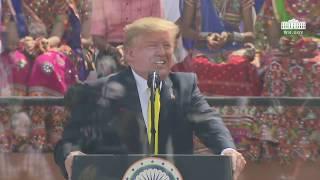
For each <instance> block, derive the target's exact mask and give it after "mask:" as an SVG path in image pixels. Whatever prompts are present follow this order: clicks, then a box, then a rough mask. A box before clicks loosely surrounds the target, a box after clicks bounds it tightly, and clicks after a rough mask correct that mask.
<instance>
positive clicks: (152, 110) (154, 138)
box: [149, 89, 156, 154]
mask: <svg viewBox="0 0 320 180" xmlns="http://www.w3.org/2000/svg"><path fill="white" fill-rule="evenodd" d="M155 91H156V89H153V90H151V95H150V103H151V105H150V106H151V129H150V130H149V131H151V142H150V146H151V147H150V149H151V152H152V154H155V146H156V144H155V140H156V129H155V112H154V101H155Z"/></svg>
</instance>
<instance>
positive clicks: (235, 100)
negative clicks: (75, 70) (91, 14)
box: [0, 96, 320, 107]
mask: <svg viewBox="0 0 320 180" xmlns="http://www.w3.org/2000/svg"><path fill="white" fill-rule="evenodd" d="M206 99H207V101H208V103H209V104H210V105H211V106H275V105H281V106H308V107H309V106H320V97H247V96H232V97H230V96H221V97H212V96H210V97H206ZM0 105H58V106H63V105H64V99H63V97H40V96H39V97H38V96H36V97H30V96H10V97H0Z"/></svg>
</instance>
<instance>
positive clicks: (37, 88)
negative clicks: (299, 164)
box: [0, 0, 320, 152]
mask: <svg viewBox="0 0 320 180" xmlns="http://www.w3.org/2000/svg"><path fill="white" fill-rule="evenodd" d="M1 8H2V11H1V60H0V96H63V95H65V93H66V92H67V90H68V88H69V87H71V86H72V85H75V84H83V83H90V82H92V81H94V80H95V79H98V78H102V77H105V76H108V75H110V74H112V73H115V72H118V71H120V70H122V69H126V68H127V67H128V64H130V62H127V60H128V57H127V56H129V55H130V54H127V53H125V52H126V49H125V47H124V44H125V43H126V42H124V41H125V39H126V38H128V37H125V34H124V28H125V26H126V25H128V24H130V23H132V22H134V21H135V20H137V19H140V18H143V17H159V18H163V19H167V20H169V21H172V22H174V23H175V24H177V25H178V26H179V28H180V31H179V33H178V34H177V37H176V50H175V53H174V57H173V58H174V61H175V65H174V66H173V67H172V71H175V72H181V71H182V72H194V73H196V74H197V78H198V86H199V88H200V90H201V92H202V93H204V94H206V95H210V96H221V95H223V96H300V97H303V96H319V95H320V90H319V89H320V77H319V74H320V73H319V71H320V51H319V43H320V39H319V38H320V18H319V17H320V14H319V11H318V9H319V8H320V3H319V1H317V0H310V1H308V2H303V3H302V4H301V2H300V1H298V0H279V1H272V0H135V1H129V0H41V1H40V0H1ZM291 19H297V20H300V21H303V22H305V23H306V29H304V30H303V31H301V32H300V33H297V34H294V33H292V34H284V32H283V31H282V30H281V27H280V24H281V22H283V21H288V20H291ZM155 47H157V46H155ZM160 48H165V47H160ZM21 112H25V113H26V114H27V116H29V118H26V117H25V115H26V114H21ZM264 113H265V112H264V110H261V111H260V112H259V114H260V115H261V114H264ZM310 113H311V112H310V111H307V110H306V112H304V113H303V114H306V115H308V114H310ZM312 113H313V114H315V115H316V116H318V117H319V113H320V112H318V111H316V110H314V111H312ZM67 116H68V112H67V111H66V110H65V109H64V108H62V107H56V106H50V107H49V106H33V107H22V106H21V107H18V106H15V107H14V108H13V107H11V106H6V107H4V106H3V107H1V109H0V151H4V152H26V151H40V152H46V151H52V150H53V147H54V145H55V144H56V143H57V142H58V140H59V139H60V138H61V136H62V132H63V128H64V124H65V121H66V119H67V118H66V117H67ZM301 118H302V117H301ZM19 123H20V124H23V127H21V128H25V129H26V130H25V131H26V132H24V131H23V132H24V133H21V131H19V132H20V133H19V132H18V131H15V128H19V127H18V124H19ZM269 128H271V127H269ZM274 136H276V134H274ZM269 140H270V139H269Z"/></svg>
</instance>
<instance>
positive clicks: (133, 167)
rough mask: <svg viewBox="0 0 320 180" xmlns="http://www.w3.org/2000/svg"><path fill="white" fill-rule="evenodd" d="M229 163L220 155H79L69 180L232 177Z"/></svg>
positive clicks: (217, 179)
mask: <svg viewBox="0 0 320 180" xmlns="http://www.w3.org/2000/svg"><path fill="white" fill-rule="evenodd" d="M232 175H233V174H232V162H231V158H230V157H228V156H220V155H158V156H148V155H135V154H130V155H80V156H75V157H74V161H73V168H72V180H140V179H141V180H149V179H150V180H232Z"/></svg>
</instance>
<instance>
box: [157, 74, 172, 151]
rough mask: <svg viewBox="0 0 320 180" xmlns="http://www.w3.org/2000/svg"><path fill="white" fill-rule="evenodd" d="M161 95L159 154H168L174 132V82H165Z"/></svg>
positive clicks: (167, 80) (168, 80)
mask: <svg viewBox="0 0 320 180" xmlns="http://www.w3.org/2000/svg"><path fill="white" fill-rule="evenodd" d="M160 95H161V97H160V102H161V109H160V120H159V153H167V145H168V140H169V138H170V137H169V135H170V134H171V132H172V121H173V119H172V118H173V116H172V115H173V113H172V112H174V109H173V108H174V106H173V100H174V94H173V89H172V81H171V79H170V78H167V79H166V80H165V81H163V85H162V89H161V93H160ZM169 117H170V118H169Z"/></svg>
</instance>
